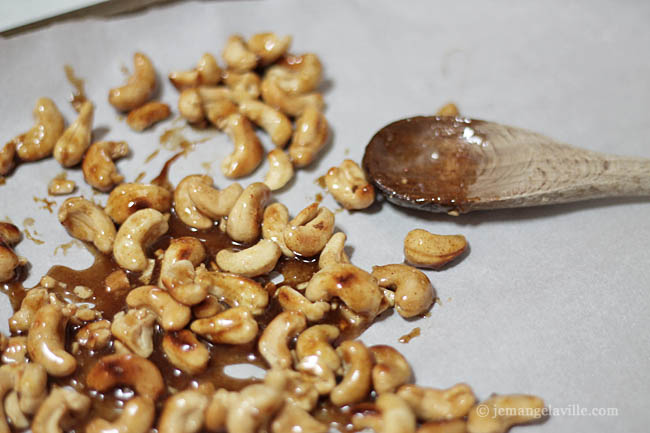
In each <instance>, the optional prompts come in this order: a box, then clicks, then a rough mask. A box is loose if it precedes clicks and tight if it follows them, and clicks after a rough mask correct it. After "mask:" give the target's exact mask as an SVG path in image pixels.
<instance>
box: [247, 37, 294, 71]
mask: <svg viewBox="0 0 650 433" xmlns="http://www.w3.org/2000/svg"><path fill="white" fill-rule="evenodd" d="M290 45H291V36H283V37H279V36H278V35H276V34H275V33H270V32H269V33H258V34H256V35H253V36H251V38H250V39H249V40H248V49H249V50H251V51H252V52H253V53H255V55H257V57H258V58H259V60H260V64H261V65H262V66H265V65H270V64H271V63H273V62H275V61H276V60H278V59H279V58H280V57H282V56H283V55H284V53H286V52H287V50H288V49H289V46H290Z"/></svg>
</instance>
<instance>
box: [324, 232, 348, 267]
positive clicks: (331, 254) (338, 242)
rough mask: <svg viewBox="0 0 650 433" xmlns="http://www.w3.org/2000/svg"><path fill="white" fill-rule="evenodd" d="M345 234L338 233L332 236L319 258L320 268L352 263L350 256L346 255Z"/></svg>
mask: <svg viewBox="0 0 650 433" xmlns="http://www.w3.org/2000/svg"><path fill="white" fill-rule="evenodd" d="M346 240H347V236H345V233H343V232H338V233H335V234H333V235H332V237H331V238H330V239H329V240H328V241H327V243H326V244H325V247H324V248H323V250H322V251H321V252H320V257H319V258H318V268H319V269H324V268H326V267H328V266H332V265H338V264H342V263H343V264H345V263H350V259H349V258H348V255H347V254H346V253H345V241H346Z"/></svg>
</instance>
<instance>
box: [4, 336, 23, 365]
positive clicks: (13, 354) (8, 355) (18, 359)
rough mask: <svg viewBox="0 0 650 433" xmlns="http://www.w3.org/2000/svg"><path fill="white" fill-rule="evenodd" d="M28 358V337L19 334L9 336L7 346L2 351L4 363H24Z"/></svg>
mask: <svg viewBox="0 0 650 433" xmlns="http://www.w3.org/2000/svg"><path fill="white" fill-rule="evenodd" d="M26 362H28V359H27V337H24V336H22V335H18V336H15V337H9V339H8V340H7V347H6V348H5V350H4V351H3V352H2V363H3V364H23V363H26Z"/></svg>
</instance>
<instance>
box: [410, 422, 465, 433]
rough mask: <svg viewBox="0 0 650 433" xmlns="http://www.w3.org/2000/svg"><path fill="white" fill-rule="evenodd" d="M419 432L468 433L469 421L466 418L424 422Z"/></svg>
mask: <svg viewBox="0 0 650 433" xmlns="http://www.w3.org/2000/svg"><path fill="white" fill-rule="evenodd" d="M417 433H467V422H466V421H465V420H464V419H453V420H451V421H439V422H428V423H424V424H422V425H421V426H420V428H419V429H418V431H417Z"/></svg>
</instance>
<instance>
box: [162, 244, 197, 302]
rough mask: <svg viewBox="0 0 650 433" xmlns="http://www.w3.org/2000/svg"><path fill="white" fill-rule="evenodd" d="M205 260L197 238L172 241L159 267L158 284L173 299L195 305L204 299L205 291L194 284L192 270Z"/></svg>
mask: <svg viewBox="0 0 650 433" xmlns="http://www.w3.org/2000/svg"><path fill="white" fill-rule="evenodd" d="M203 260H205V248H204V247H203V244H202V243H201V241H199V240H198V239H197V238H194V237H190V236H184V237H180V238H176V239H172V240H171V242H170V243H169V247H167V249H166V250H165V254H164V255H163V259H162V264H161V265H160V284H161V287H165V288H166V289H167V290H168V291H169V293H170V294H171V295H172V297H173V298H174V299H176V300H177V301H178V302H180V303H182V304H185V305H195V304H198V303H200V302H201V301H203V300H204V299H205V296H206V295H207V290H205V288H203V287H202V286H201V285H200V284H196V283H195V282H194V277H195V272H194V268H195V267H196V266H198V265H199V264H201V262H203Z"/></svg>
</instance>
